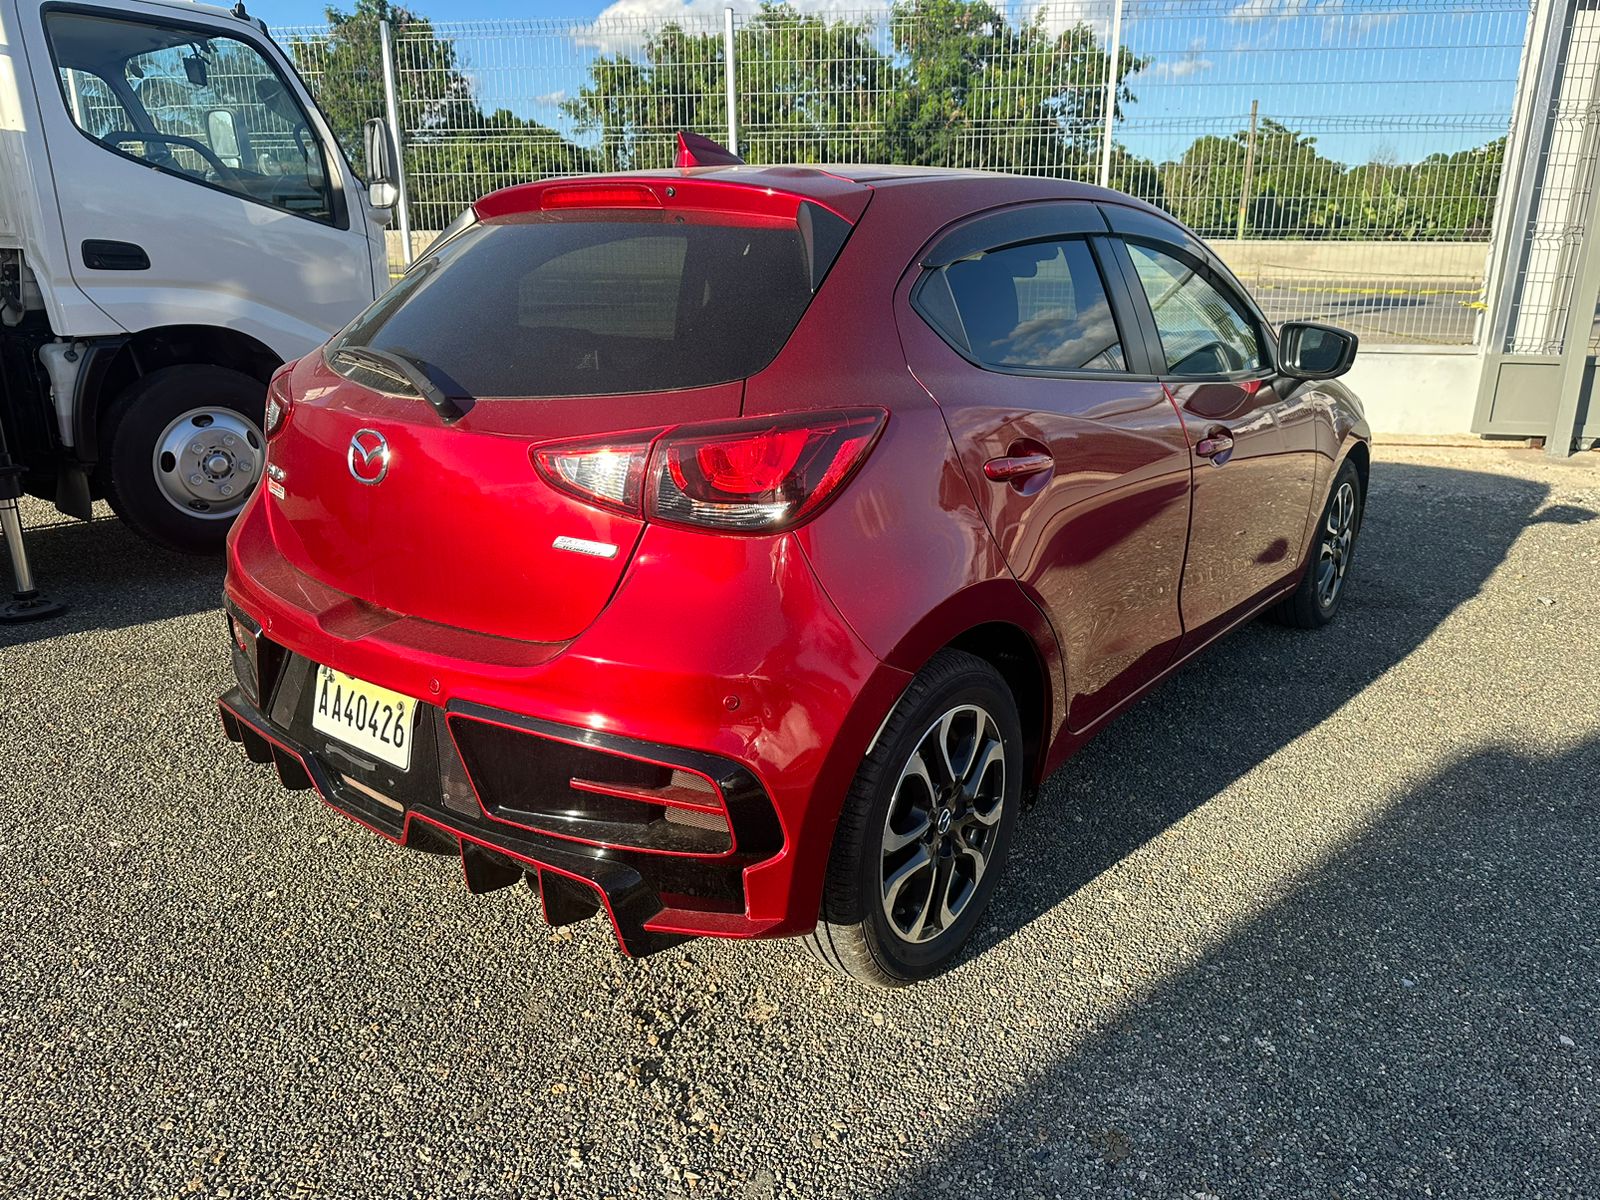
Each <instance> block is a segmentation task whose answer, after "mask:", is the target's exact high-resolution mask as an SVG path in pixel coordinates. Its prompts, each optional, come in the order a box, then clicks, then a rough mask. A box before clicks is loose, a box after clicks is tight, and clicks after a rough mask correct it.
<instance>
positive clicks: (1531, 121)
mask: <svg viewBox="0 0 1600 1200" xmlns="http://www.w3.org/2000/svg"><path fill="white" fill-rule="evenodd" d="M1512 128H1513V132H1512V145H1511V147H1510V153H1509V155H1508V158H1507V170H1506V173H1505V178H1504V180H1503V182H1502V185H1501V197H1500V202H1501V211H1502V212H1503V213H1505V214H1506V219H1505V220H1503V221H1501V222H1500V223H1499V229H1498V231H1497V235H1496V242H1495V256H1494V259H1495V266H1494V269H1493V270H1492V272H1491V275H1490V279H1489V287H1488V298H1489V305H1488V308H1489V322H1488V328H1487V330H1486V335H1485V337H1484V351H1485V353H1484V364H1483V374H1482V377H1481V382H1480V384H1479V389H1478V402H1477V408H1476V411H1475V414H1474V418H1473V430H1474V432H1477V433H1482V434H1487V435H1490V436H1512V437H1543V438H1546V439H1548V442H1547V447H1548V449H1549V451H1550V453H1551V454H1553V455H1561V456H1564V455H1566V454H1570V453H1571V452H1572V451H1573V450H1574V449H1577V448H1582V447H1584V446H1587V445H1593V444H1595V443H1596V442H1600V404H1595V403H1592V402H1591V396H1592V393H1593V382H1594V364H1595V355H1596V352H1597V350H1600V338H1597V335H1596V316H1597V303H1600V0H1538V3H1537V4H1536V5H1535V11H1534V14H1533V23H1532V26H1531V27H1530V29H1529V37H1528V41H1527V46H1526V49H1525V50H1524V58H1523V65H1522V87H1521V88H1520V90H1519V95H1518V101H1517V109H1516V112H1515V113H1514V116H1513V126H1512Z"/></svg>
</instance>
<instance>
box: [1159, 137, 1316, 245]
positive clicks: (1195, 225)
mask: <svg viewBox="0 0 1600 1200" xmlns="http://www.w3.org/2000/svg"><path fill="white" fill-rule="evenodd" d="M1249 140H1250V135H1249V132H1248V131H1247V130H1240V131H1239V132H1238V133H1235V134H1232V135H1231V136H1229V137H1218V136H1215V135H1207V136H1205V137H1200V138H1196V139H1195V140H1194V141H1193V142H1192V143H1191V144H1190V146H1189V148H1188V149H1187V150H1185V151H1184V152H1183V157H1182V158H1180V159H1179V160H1178V161H1177V162H1173V163H1167V164H1165V165H1164V166H1163V167H1162V171H1161V186H1162V191H1163V194H1164V195H1163V203H1164V204H1165V206H1166V208H1167V210H1168V211H1169V212H1171V213H1172V215H1173V216H1175V217H1177V218H1178V219H1179V220H1180V221H1182V222H1183V223H1184V224H1186V225H1188V226H1190V227H1191V228H1192V229H1194V231H1195V232H1196V233H1198V234H1200V236H1202V237H1231V236H1233V235H1234V233H1235V232H1236V230H1237V227H1238V213H1239V198H1240V196H1241V194H1242V192H1243V188H1244V165H1245V157H1246V153H1247V147H1248V144H1249ZM1316 142H1317V140H1316V138H1314V137H1308V136H1306V135H1305V134H1302V133H1300V132H1298V131H1297V130H1294V129H1290V128H1289V127H1288V126H1287V125H1284V124H1282V123H1281V122H1279V121H1274V120H1272V119H1271V118H1270V117H1268V118H1264V119H1263V120H1262V121H1261V123H1260V126H1259V127H1258V129H1257V131H1256V148H1255V163H1254V168H1253V170H1252V172H1251V179H1250V196H1249V204H1248V207H1247V209H1246V213H1245V235H1246V236H1247V237H1327V236H1330V235H1332V234H1334V233H1336V232H1337V231H1338V229H1339V227H1340V213H1339V204H1338V200H1339V196H1340V194H1341V187H1342V182H1343V175H1344V168H1343V167H1342V166H1341V165H1340V164H1339V163H1337V162H1335V161H1334V160H1333V159H1331V158H1328V157H1326V156H1325V155H1323V154H1322V152H1321V151H1319V150H1318V149H1317V144H1316Z"/></svg>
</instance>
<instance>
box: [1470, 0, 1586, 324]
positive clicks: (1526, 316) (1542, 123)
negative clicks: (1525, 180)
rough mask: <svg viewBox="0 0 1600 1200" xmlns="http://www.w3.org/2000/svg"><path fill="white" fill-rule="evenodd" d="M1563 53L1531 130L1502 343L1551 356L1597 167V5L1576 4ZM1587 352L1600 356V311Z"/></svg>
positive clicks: (1568, 303)
mask: <svg viewBox="0 0 1600 1200" xmlns="http://www.w3.org/2000/svg"><path fill="white" fill-rule="evenodd" d="M1560 34H1561V38H1562V42H1563V44H1564V48H1565V53H1564V54H1563V55H1562V56H1561V67H1560V73H1559V77H1558V78H1557V79H1555V80H1553V81H1552V84H1553V89H1554V99H1553V101H1552V102H1551V104H1550V106H1549V108H1548V110H1547V111H1545V112H1543V113H1541V114H1539V119H1538V122H1537V124H1538V126H1539V127H1538V128H1536V129H1535V130H1534V131H1533V136H1534V138H1535V139H1536V140H1537V142H1538V145H1539V148H1540V153H1539V155H1538V161H1537V163H1536V165H1535V166H1534V171H1533V175H1534V179H1535V180H1536V182H1535V183H1534V184H1533V186H1532V188H1531V189H1530V195H1529V200H1528V207H1527V209H1526V214H1527V224H1526V225H1525V226H1524V227H1523V229H1522V230H1521V231H1520V232H1521V233H1522V236H1523V237H1524V238H1525V242H1524V249H1525V252H1524V253H1523V255H1522V256H1521V257H1520V259H1519V260H1518V263H1519V267H1518V271H1517V276H1516V280H1515V283H1514V287H1513V290H1512V303H1511V306H1510V311H1509V314H1508V318H1507V321H1506V327H1505V340H1504V343H1503V345H1502V346H1499V347H1495V349H1501V350H1504V351H1505V352H1506V353H1509V354H1532V355H1545V354H1549V355H1555V354H1560V353H1561V352H1562V350H1563V349H1564V344H1565V341H1566V324H1567V317H1568V314H1569V312H1570V310H1571V307H1572V303H1573V299H1572V293H1573V289H1574V285H1575V283H1576V276H1577V270H1578V258H1579V254H1580V252H1581V250H1582V248H1583V241H1584V237H1585V232H1586V231H1585V229H1584V221H1585V219H1586V213H1587V212H1588V208H1589V202H1590V196H1591V189H1592V188H1593V187H1594V186H1595V179H1596V177H1597V168H1600V9H1597V8H1596V7H1595V6H1593V5H1583V4H1580V5H1578V6H1577V7H1576V9H1575V10H1573V11H1571V12H1570V13H1569V14H1568V19H1567V21H1566V22H1565V26H1564V28H1563V29H1562V30H1561V31H1560ZM1596 318H1597V320H1596V322H1595V324H1593V325H1591V327H1590V336H1589V343H1588V351H1589V353H1590V354H1596V353H1600V313H1597V314H1596Z"/></svg>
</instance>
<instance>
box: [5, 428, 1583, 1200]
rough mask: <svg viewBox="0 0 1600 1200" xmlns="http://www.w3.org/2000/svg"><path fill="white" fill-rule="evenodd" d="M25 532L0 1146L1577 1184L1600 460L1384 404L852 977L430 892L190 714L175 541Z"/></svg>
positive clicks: (180, 1192) (219, 656) (1159, 1188)
mask: <svg viewBox="0 0 1600 1200" xmlns="http://www.w3.org/2000/svg"><path fill="white" fill-rule="evenodd" d="M29 517H30V519H31V520H33V521H36V522H40V523H42V522H44V521H46V520H48V519H49V514H48V513H47V512H45V510H43V509H41V508H39V507H37V506H35V507H33V508H30V510H29ZM31 544H32V546H33V549H34V551H35V556H36V565H37V567H38V569H39V571H40V573H41V577H42V579H43V580H44V581H45V582H46V583H47V584H48V586H49V587H50V589H52V590H53V591H54V592H55V593H57V594H59V595H60V596H61V597H62V598H64V599H70V600H71V601H72V602H73V605H74V607H73V609H72V611H71V613H70V614H69V615H68V616H67V617H65V618H63V619H61V620H58V621H56V622H53V623H50V624H46V625H40V626H35V627H31V628H14V629H10V630H4V631H0V730H3V745H4V747H5V750H6V751H8V752H9V753H8V754H7V761H6V762H5V763H4V764H3V765H0V894H3V896H4V903H3V910H0V922H3V925H0V937H3V938H4V939H5V942H6V944H7V953H6V957H5V969H4V972H3V977H0V1038H3V1043H4V1046H5V1054H4V1057H3V1061H0V1191H3V1192H7V1193H9V1194H11V1195H17V1196H38V1197H45V1196H48V1197H52V1198H55V1197H74V1196H85V1197H96V1198H99V1197H113V1196H140V1197H144V1196H186V1195H196V1196H211V1197H221V1196H260V1197H274V1198H278V1197H297V1196H313V1195H322V1194H327V1195H333V1196H338V1197H341V1198H344V1197H349V1198H354V1197H365V1196H374V1197H379V1196H381V1197H395V1196H402V1195H418V1196H435V1195H438V1196H488V1197H508V1198H509V1197H533V1196H554V1195H561V1196H613V1195H618V1196H625V1195H632V1194H638V1195H644V1196H672V1195H685V1196H696V1197H698V1196H716V1197H722V1196H727V1197H735V1198H740V1200H743V1198H749V1200H757V1198H761V1200H766V1198H774V1200H775V1198H777V1197H784V1196H800V1197H825V1196H826V1197H835V1196H837V1197H852V1198H854V1197H885V1198H887V1197H895V1196H908V1197H910V1196H917V1197H922V1196H930V1195H953V1196H990V1195H1003V1196H1006V1197H1030V1196H1086V1195H1096V1196H1141V1197H1142V1196H1150V1197H1189V1198H1191V1200H1195V1198H1198V1200H1208V1198H1211V1197H1217V1198H1223V1200H1226V1198H1231V1197H1278V1196H1281V1197H1295V1198H1302V1197H1311V1196H1316V1197H1356V1196H1388V1195H1404V1196H1423V1195H1431V1196H1471V1197H1509V1196H1544V1197H1554V1196H1594V1195H1596V1194H1597V1193H1600V1092H1597V1089H1596V1084H1597V1078H1596V1076H1597V1062H1600V945H1597V942H1600V883H1597V877H1600V872H1597V869H1596V868H1597V866H1600V850H1597V847H1600V811H1597V799H1600V783H1597V779H1600V711H1597V703H1596V688H1597V684H1600V616H1597V585H1600V455H1590V456H1585V457H1584V458H1583V459H1581V460H1579V464H1578V465H1574V466H1560V465H1554V464H1548V463H1546V461H1545V460H1544V459H1543V458H1542V457H1540V456H1539V455H1537V454H1529V453H1526V452H1508V451H1501V450H1487V449H1473V450H1450V449H1442V448H1427V449H1395V448H1391V449H1385V450H1383V451H1382V452H1381V453H1380V461H1379V463H1378V464H1377V465H1376V466H1375V468H1374V472H1373V496H1372V503H1371V510H1370V516H1369V519H1368V522H1367V527H1366V530H1365V536H1364V539H1363V541H1362V543H1361V546H1360V550H1359V553H1358V556H1357V566H1356V568H1355V569H1356V576H1355V578H1354V583H1353V587H1352V590H1351V592H1350V593H1349V599H1348V607H1347V608H1346V609H1345V611H1344V612H1343V614H1342V615H1341V617H1340V620H1339V621H1338V623H1337V624H1336V625H1335V626H1334V627H1333V628H1331V629H1329V630H1327V631H1324V632H1322V633H1318V634H1304V633H1295V632H1289V631H1285V630H1281V629H1277V628H1272V627H1268V626H1265V625H1260V624H1257V625H1254V626H1251V627H1250V628H1247V629H1245V630H1242V631H1240V632H1239V633H1237V634H1235V635H1234V636H1233V637H1231V638H1229V639H1228V640H1227V641H1226V642H1225V643H1224V644H1223V645H1222V646H1221V647H1219V648H1216V649H1214V650H1212V652H1211V653H1210V654H1209V656H1208V657H1206V658H1205V659H1204V660H1202V661H1201V662H1199V663H1197V664H1195V665H1193V666H1191V667H1190V668H1188V669H1187V670H1185V671H1184V672H1183V673H1182V674H1181V675H1180V676H1178V677H1177V678H1176V679H1174V680H1172V681H1170V682H1169V683H1168V684H1167V685H1166V686H1165V687H1164V688H1163V689H1161V690H1160V691H1159V692H1158V693H1157V694H1155V695H1153V696H1151V697H1150V698H1148V699H1147V700H1145V701H1144V702H1143V703H1141V704H1140V705H1139V706H1138V707H1137V708H1136V709H1134V710H1133V711H1132V712H1130V713H1128V714H1127V715H1125V716H1124V717H1123V718H1122V719H1121V720H1120V721H1118V722H1117V723H1116V724H1115V726H1114V727H1113V728H1112V729H1110V730H1109V731H1108V732H1107V733H1106V734H1105V735H1104V736H1103V737H1101V738H1100V739H1099V740H1098V741H1096V742H1095V743H1094V744H1093V745H1091V746H1090V747H1089V748H1088V749H1087V750H1086V751H1085V752H1084V753H1083V754H1082V755H1080V756H1079V757H1078V758H1077V759H1076V760H1075V761H1074V762H1073V763H1071V764H1069V766H1068V767H1067V768H1066V769H1065V770H1064V771H1062V772H1061V773H1059V774H1058V775H1057V776H1056V777H1055V778H1053V779H1052V780H1051V781H1050V783H1049V785H1048V786H1047V787H1046V789H1045V791H1044V795H1043V796H1042V798H1041V800H1040V801H1039V803H1038V804H1037V806H1036V807H1035V808H1034V809H1032V810H1031V811H1030V812H1029V813H1027V814H1026V815H1025V816H1024V818H1023V822H1022V825H1021V827H1020V829H1019V837H1018V847H1019V849H1018V851H1017V853H1016V856H1015V858H1014V860H1013V862H1012V864H1011V867H1010V869H1009V874H1008V876H1007V879H1006V881H1005V884H1004V886H1003V888H1002V890H1001V897H1000V899H999V900H998V902H997V905H996V909H995V911H994V912H993V914H992V917H991V919H990V920H989V922H988V925H987V927H986V929H985V930H984V931H983V933H982V936H981V938H980V943H981V944H980V945H979V946H978V947H977V948H976V950H975V952H974V954H973V955H972V956H971V957H970V958H969V960H968V961H966V962H965V963H964V965H962V966H960V967H959V968H958V969H956V970H955V971H953V972H952V973H951V974H949V975H948V976H946V977H945V978H943V979H940V980H938V981H936V982H934V983H931V984H928V985H925V986H922V987H918V988H914V989H910V990H907V991H905V992H901V993H895V994H881V993H875V992H868V991H864V990H861V989H859V988H856V987H854V986H852V985H850V984H848V983H845V982H842V981H839V980H835V979H833V978H831V977H830V976H828V975H826V974H825V973H823V971H822V970H821V969H820V968H818V967H816V966H814V965H813V964H812V963H811V962H810V961H809V960H808V959H807V958H806V957H805V956H804V955H803V954H802V953H801V952H800V951H799V949H798V947H795V946H793V945H790V944H784V943H778V944H756V945H739V944H727V943H718V942H705V941H702V942H695V943H690V944H688V945H686V946H684V947H681V948H678V949H676V950H673V951H669V952H667V953H664V954H661V955H658V956H656V957H654V958H651V959H649V960H646V961H643V962H629V961H627V960H625V959H623V958H621V957H620V956H619V954H618V952H617V950H616V947H615V943H614V941H613V939H612V937H611V935H610V934H609V933H608V932H607V930H606V929H605V928H604V927H602V926H601V925H599V924H598V923H596V922H587V923H585V924H583V925H580V926H577V927H575V929H574V930H571V931H567V932H563V933H559V934H552V932H551V930H550V929H549V928H548V927H546V926H545V925H544V924H543V922H542V920H541V919H540V917H539V915H538V910H537V906H536V902H535V900H534V898H533V896H532V895H531V894H529V893H527V892H525V891H523V890H520V889H518V890H510V891H502V892H497V893H495V894H493V895H490V896H486V897H480V898H473V897H470V896H468V895H467V894H466V892H465V891H464V889H463V888H462V887H461V885H460V880H459V876H458V872H457V869H456V867H455V866H454V865H453V864H452V863H450V862H449V861H447V860H440V859H435V858H430V857H427V856H423V855H415V854H407V853H404V852H402V851H399V850H397V849H394V848H393V847H391V846H389V845H387V844H386V843H383V842H381V841H379V840H378V839H377V838H374V837H373V836H371V835H370V834H368V833H366V832H365V831H364V830H362V829H360V828H358V827H357V826H355V825H353V824H351V823H349V822H348V821H345V820H343V819H342V818H339V817H337V816H336V815H334V814H332V813H330V812H328V811H326V810H324V809H323V808H322V807H321V806H320V805H318V804H317V803H316V801H315V800H312V799H308V798H307V797H306V794H304V793H298V794H291V793H285V792H282V791H280V790H279V788H278V786H277V784H276V779H275V777H274V776H273V775H272V773H271V770H270V768H259V767H253V766H251V765H249V764H248V763H247V762H246V761H245V759H244V758H243V756H242V755H241V754H240V753H239V752H238V751H237V750H236V749H235V748H233V747H231V746H230V745H229V744H228V743H226V742H225V741H224V739H223V737H222V734H221V731H220V729H219V728H218V725H217V721H216V717H215V715H214V712H213V709H212V706H211V699H212V697H213V696H214V695H215V694H216V693H217V692H218V691H219V690H220V689H222V688H223V687H224V686H225V684H226V683H227V659H226V655H225V653H224V645H223V634H222V628H221V619H220V617H219V615H218V613H217V610H216V604H217V596H218V583H219V581H218V576H217V573H216V569H215V566H214V564H209V563H197V562H195V561H192V560H187V559H181V558H177V557H173V556H169V555H166V554H163V553H161V552H159V551H156V550H153V549H151V548H150V547H149V546H146V545H144V544H142V543H141V542H139V541H137V540H136V539H135V538H134V537H133V536H132V535H130V534H129V533H127V532H125V531H124V530H123V529H122V528H120V527H119V526H118V525H117V524H116V523H115V522H112V521H96V522H95V523H93V524H91V525H87V526H84V525H63V526H60V527H56V528H49V529H42V530H40V531H39V532H38V533H37V534H36V535H35V536H34V537H33V538H32V541H31Z"/></svg>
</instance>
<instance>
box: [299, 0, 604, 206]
mask: <svg viewBox="0 0 1600 1200" xmlns="http://www.w3.org/2000/svg"><path fill="white" fill-rule="evenodd" d="M327 19H328V25H329V36H328V38H327V39H326V40H320V39H318V40H302V39H290V41H289V44H288V47H287V49H288V50H289V53H290V54H291V56H293V58H294V60H295V64H296V66H298V67H299V68H300V69H301V70H302V71H303V72H304V73H305V74H307V75H308V76H311V77H313V78H314V79H315V80H316V88H315V91H316V97H317V103H318V105H319V107H321V109H322V111H323V113H324V114H325V115H326V117H327V119H328V123H329V125H330V126H331V127H332V129H333V132H334V136H335V137H337V138H338V139H339V141H340V143H341V144H342V145H343V146H344V149H345V153H346V155H347V156H348V157H349V158H350V160H351V162H352V163H354V164H355V165H356V167H357V169H358V170H359V169H361V167H362V166H363V165H364V164H363V158H362V150H361V129H362V126H363V125H364V124H365V123H366V121H367V120H368V119H369V118H371V117H381V116H383V115H384V98H383V59H382V51H381V50H380V48H379V41H378V34H379V22H380V21H384V20H387V21H388V22H389V26H390V30H391V32H392V35H393V37H394V39H395V43H396V47H397V53H398V55H399V56H400V58H401V60H402V61H401V62H400V64H399V65H400V66H401V67H402V68H403V69H402V70H400V71H398V72H397V73H396V74H397V78H396V88H397V92H398V94H397V100H398V103H399V110H400V123H401V125H402V126H403V127H404V129H405V131H406V137H405V141H406V145H405V159H406V184H407V190H408V192H409V193H410V206H411V223H412V225H413V226H414V227H415V228H417V229H440V228H443V227H444V226H445V225H447V224H449V222H450V221H452V220H453V219H454V218H455V217H456V216H457V215H458V214H459V213H460V212H461V210H462V209H463V208H465V207H466V206H467V205H468V204H470V203H472V201H474V200H476V199H477V198H478V197H479V196H481V195H483V194H484V193H486V192H490V191H493V190H494V189H496V188H499V187H504V186H506V185H507V184H512V183H522V182H526V181H527V180H530V179H538V178H542V177H544V176H547V175H562V174H572V173H576V172H580V171H591V170H594V169H596V164H595V161H594V158H593V156H592V155H590V154H589V153H588V152H587V151H585V150H583V149H582V148H581V147H578V146H575V145H573V144H572V143H571V142H570V141H568V140H567V139H565V138H563V137H562V136H561V135H560V134H559V133H557V132H556V131H555V130H553V129H551V128H550V127H549V126H547V125H542V124H540V123H539V122H538V121H534V120H530V119H528V118H526V117H520V116H517V115H516V114H514V113H512V112H509V111H507V110H505V109H499V110H497V111H495V112H493V113H488V114H485V113H484V112H483V109H482V108H481V106H480V105H479V103H478V100H477V97H476V95H475V93H474V89H473V85H472V80H471V79H470V78H469V77H468V76H467V74H466V73H465V71H464V69H463V67H464V65H465V64H463V63H462V61H461V58H460V55H459V53H458V52H457V50H456V46H455V43H454V42H453V41H452V40H451V39H449V38H446V37H441V36H440V35H439V34H438V32H437V31H436V30H435V28H434V26H433V23H432V22H431V21H429V20H428V19H427V18H425V17H419V16H418V15H417V14H415V13H414V12H412V11H411V10H409V9H406V8H402V7H400V6H399V5H395V4H391V3H390V2H389V0H356V6H355V8H354V9H353V10H351V11H350V12H344V11H342V10H340V9H338V8H329V9H328V10H327Z"/></svg>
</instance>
